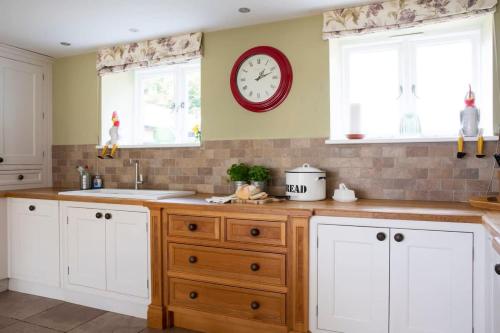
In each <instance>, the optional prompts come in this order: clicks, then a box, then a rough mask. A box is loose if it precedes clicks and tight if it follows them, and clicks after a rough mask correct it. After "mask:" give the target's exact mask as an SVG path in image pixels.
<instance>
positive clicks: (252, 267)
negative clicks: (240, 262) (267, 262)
mask: <svg viewBox="0 0 500 333" xmlns="http://www.w3.org/2000/svg"><path fill="white" fill-rule="evenodd" d="M250 269H251V270H252V271H253V272H257V271H258V270H259V269H260V265H259V264H257V263H253V264H251V265H250Z"/></svg>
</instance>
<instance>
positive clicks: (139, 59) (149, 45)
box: [96, 32, 203, 75]
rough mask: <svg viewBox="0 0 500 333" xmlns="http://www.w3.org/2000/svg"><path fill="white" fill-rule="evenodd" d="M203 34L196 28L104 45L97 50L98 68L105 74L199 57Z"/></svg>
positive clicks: (100, 72)
mask: <svg viewBox="0 0 500 333" xmlns="http://www.w3.org/2000/svg"><path fill="white" fill-rule="evenodd" d="M202 37H203V34H202V33H201V32H196V33H191V34H187V35H182V36H175V37H165V38H159V39H154V40H148V41H142V42H137V43H130V44H123V45H118V46H113V47H109V48H105V49H101V50H99V51H98V52H97V62H96V68H97V72H98V73H99V75H103V74H106V73H116V72H124V71H127V70H132V69H135V68H141V67H149V66H156V65H165V64H175V63H179V62H184V61H188V60H192V59H196V58H200V57H201V55H202V54H201V40H202Z"/></svg>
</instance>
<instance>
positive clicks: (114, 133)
mask: <svg viewBox="0 0 500 333" xmlns="http://www.w3.org/2000/svg"><path fill="white" fill-rule="evenodd" d="M111 121H112V123H113V126H111V128H110V129H109V140H108V141H106V144H105V145H104V147H103V149H102V153H101V155H100V156H99V158H104V157H108V158H113V156H114V155H115V153H116V149H118V140H120V134H119V133H118V130H119V129H120V120H119V119H118V112H116V111H113V114H112V115H111ZM109 146H111V152H110V153H109V154H106V152H107V151H108V148H109Z"/></svg>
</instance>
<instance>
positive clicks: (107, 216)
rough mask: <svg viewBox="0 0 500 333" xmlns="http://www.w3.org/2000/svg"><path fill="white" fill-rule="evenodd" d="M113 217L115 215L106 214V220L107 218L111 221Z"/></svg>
mask: <svg viewBox="0 0 500 333" xmlns="http://www.w3.org/2000/svg"><path fill="white" fill-rule="evenodd" d="M112 217H113V215H111V214H110V213H106V214H104V218H105V219H106V220H111V218H112Z"/></svg>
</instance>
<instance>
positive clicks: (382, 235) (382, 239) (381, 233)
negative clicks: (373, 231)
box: [377, 232, 385, 242]
mask: <svg viewBox="0 0 500 333" xmlns="http://www.w3.org/2000/svg"><path fill="white" fill-rule="evenodd" d="M377 239H378V240H379V241H381V242H383V241H385V233H384V232H379V233H378V234H377Z"/></svg>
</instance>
